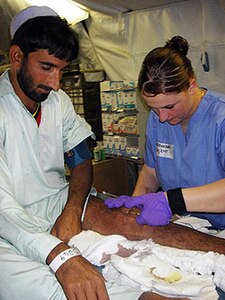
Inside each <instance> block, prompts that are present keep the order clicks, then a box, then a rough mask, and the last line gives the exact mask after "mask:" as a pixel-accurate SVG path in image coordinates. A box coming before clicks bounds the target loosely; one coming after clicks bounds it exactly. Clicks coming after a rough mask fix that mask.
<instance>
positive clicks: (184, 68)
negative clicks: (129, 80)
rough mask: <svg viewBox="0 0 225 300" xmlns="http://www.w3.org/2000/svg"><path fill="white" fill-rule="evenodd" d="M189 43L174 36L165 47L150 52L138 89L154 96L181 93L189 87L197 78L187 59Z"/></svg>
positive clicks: (144, 62)
mask: <svg viewBox="0 0 225 300" xmlns="http://www.w3.org/2000/svg"><path fill="white" fill-rule="evenodd" d="M188 49H189V45H188V42H187V41H186V40H185V39H184V38H183V37H180V36H174V37H173V38H172V39H171V40H169V41H167V42H166V44H165V46H164V47H158V48H155V49H153V50H152V51H150V52H149V53H148V54H147V56H146V57H145V59H144V61H143V63H142V67H141V70H140V73H139V78H138V89H139V90H140V91H142V92H146V93H148V94H152V95H154V96H155V95H158V94H167V93H179V92H181V91H184V90H186V89H187V88H188V87H189V82H190V79H193V78H194V77H195V74H194V71H193V68H192V65H191V61H190V60H189V59H188V58H187V56H186V55H187V52H188Z"/></svg>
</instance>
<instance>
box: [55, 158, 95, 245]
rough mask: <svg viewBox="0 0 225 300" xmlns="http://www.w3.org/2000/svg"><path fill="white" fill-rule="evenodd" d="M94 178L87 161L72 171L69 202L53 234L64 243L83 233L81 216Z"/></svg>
mask: <svg viewBox="0 0 225 300" xmlns="http://www.w3.org/2000/svg"><path fill="white" fill-rule="evenodd" d="M92 178H93V171H92V162H91V160H87V161H84V162H82V163H81V164H79V165H78V166H76V167H74V168H73V169H71V175H70V182H69V193H68V201H67V204H66V206H65V208H64V210H63V212H62V214H61V215H60V216H59V217H58V219H57V220H56V222H55V224H54V226H53V228H52V231H51V233H52V234H53V235H55V236H57V237H58V238H60V239H61V240H62V241H64V242H66V243H67V242H68V241H69V240H70V239H71V237H72V236H74V235H75V234H78V233H79V232H80V231H81V215H82V211H83V206H84V203H85V200H86V198H87V196H88V193H89V191H90V189H91V184H92Z"/></svg>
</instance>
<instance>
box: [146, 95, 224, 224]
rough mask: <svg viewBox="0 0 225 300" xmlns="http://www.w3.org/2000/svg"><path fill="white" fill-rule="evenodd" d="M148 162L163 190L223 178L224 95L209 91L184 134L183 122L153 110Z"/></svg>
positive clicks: (150, 118)
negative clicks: (174, 121)
mask: <svg viewBox="0 0 225 300" xmlns="http://www.w3.org/2000/svg"><path fill="white" fill-rule="evenodd" d="M145 163H146V164H147V165H148V166H150V167H152V168H155V170H156V174H157V177H158V180H159V182H160V185H161V187H162V189H163V190H164V191H167V190H169V189H174V188H178V187H181V188H185V187H194V186H200V185H205V184H208V183H211V182H214V181H217V180H219V179H222V178H224V177H225V95H221V94H218V93H215V92H213V91H207V93H206V94H205V96H204V97H203V99H202V101H201V102H200V105H199V107H198V109H197V110H196V112H195V113H194V114H193V116H192V118H191V119H190V121H189V123H188V127H187V130H186V133H185V134H184V133H183V131H182V128H181V126H180V125H170V124H168V123H167V122H165V123H162V122H160V121H159V118H158V116H157V115H156V114H155V113H154V112H153V111H151V112H150V115H149V119H148V122H147V130H146V155H145ZM210 215H211V214H210ZM220 215H221V214H220ZM224 225H225V222H224Z"/></svg>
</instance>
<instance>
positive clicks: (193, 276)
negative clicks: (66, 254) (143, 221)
mask: <svg viewBox="0 0 225 300" xmlns="http://www.w3.org/2000/svg"><path fill="white" fill-rule="evenodd" d="M69 244H70V245H71V246H76V247H78V248H79V250H80V251H81V253H82V255H83V256H84V257H85V258H87V259H88V260H89V261H90V262H91V263H92V264H94V265H96V266H100V267H102V272H103V275H104V277H105V279H106V280H107V281H108V282H116V283H117V284H120V285H128V286H130V287H134V288H136V289H139V290H142V291H147V290H149V291H153V292H157V293H159V294H162V295H167V296H176V297H178V296H183V297H189V298H190V299H193V300H214V299H218V295H217V292H216V290H215V285H217V286H218V287H220V288H221V289H222V290H224V291H225V257H224V255H219V254H216V253H214V252H208V253H205V252H200V251H190V250H180V249H176V248H172V247H165V246H160V245H158V244H155V243H153V241H152V240H143V241H129V240H127V239H126V238H124V237H123V236H121V235H110V236H103V235H100V234H98V233H96V232H94V231H90V230H88V231H83V232H81V233H80V234H79V235H77V236H74V237H73V238H72V239H71V240H70V242H69ZM179 276H180V277H181V278H180V279H179ZM169 277H170V278H169ZM171 278H172V279H171ZM173 279H174V280H175V281H174V282H172V281H173Z"/></svg>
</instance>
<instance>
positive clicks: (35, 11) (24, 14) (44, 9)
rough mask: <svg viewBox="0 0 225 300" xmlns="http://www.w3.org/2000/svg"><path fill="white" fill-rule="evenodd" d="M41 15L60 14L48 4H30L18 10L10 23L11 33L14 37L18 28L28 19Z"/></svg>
mask: <svg viewBox="0 0 225 300" xmlns="http://www.w3.org/2000/svg"><path fill="white" fill-rule="evenodd" d="M41 16H58V14H57V13H56V12H55V11H54V10H53V9H51V8H50V7H48V6H29V7H27V8H25V9H23V10H21V11H20V12H18V13H17V14H16V15H15V16H14V17H13V19H12V21H11V24H10V35H11V38H13V36H14V34H15V32H16V31H17V29H18V28H19V27H20V26H21V25H23V23H25V22H26V21H27V20H29V19H32V18H35V17H41Z"/></svg>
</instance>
